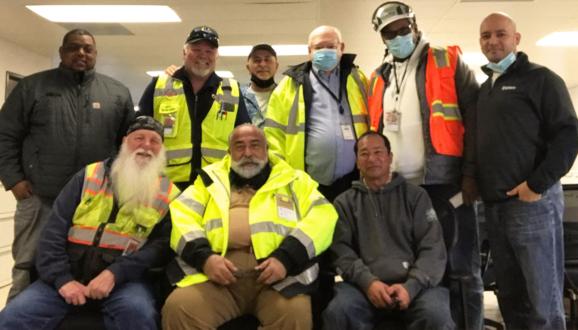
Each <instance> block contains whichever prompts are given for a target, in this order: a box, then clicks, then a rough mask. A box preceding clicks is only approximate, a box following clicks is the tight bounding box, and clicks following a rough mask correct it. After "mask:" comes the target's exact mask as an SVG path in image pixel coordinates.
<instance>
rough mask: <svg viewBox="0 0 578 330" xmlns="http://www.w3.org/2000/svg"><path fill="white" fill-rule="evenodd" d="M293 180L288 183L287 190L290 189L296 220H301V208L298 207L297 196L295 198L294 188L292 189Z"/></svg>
mask: <svg viewBox="0 0 578 330" xmlns="http://www.w3.org/2000/svg"><path fill="white" fill-rule="evenodd" d="M293 183H294V181H291V182H290V183H289V191H291V197H292V198H293V202H294V204H295V213H297V220H301V210H300V209H299V198H297V194H295V189H293Z"/></svg>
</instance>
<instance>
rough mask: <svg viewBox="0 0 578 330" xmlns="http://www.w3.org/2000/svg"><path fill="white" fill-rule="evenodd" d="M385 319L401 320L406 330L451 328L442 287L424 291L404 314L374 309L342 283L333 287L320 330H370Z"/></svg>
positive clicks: (347, 284) (350, 285) (360, 293)
mask: <svg viewBox="0 0 578 330" xmlns="http://www.w3.org/2000/svg"><path fill="white" fill-rule="evenodd" d="M388 318H399V319H401V321H402V322H403V323H404V324H405V325H406V327H407V329H408V330H428V329H431V330H444V329H454V322H453V321H452V318H451V315H450V306H449V296H448V290H447V289H446V288H444V287H435V288H431V289H426V290H423V291H422V292H421V293H420V294H418V295H417V296H416V297H415V298H414V299H413V301H411V303H410V305H409V308H408V309H407V310H405V311H388V310H384V309H377V308H375V307H374V306H373V304H371V302H370V301H369V300H368V299H367V296H366V295H365V294H364V293H363V292H361V290H359V289H358V288H357V287H356V286H354V285H352V284H349V283H345V282H341V283H337V284H336V285H335V296H334V297H333V299H332V300H331V302H330V303H329V306H327V308H326V309H325V311H324V312H323V328H324V329H327V330H339V329H343V330H345V329H351V330H373V328H374V327H375V326H376V325H377V324H379V323H380V322H381V321H383V320H386V319H388Z"/></svg>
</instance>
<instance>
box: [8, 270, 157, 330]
mask: <svg viewBox="0 0 578 330" xmlns="http://www.w3.org/2000/svg"><path fill="white" fill-rule="evenodd" d="M73 308H77V307H75V306H73V305H69V304H67V303H66V301H64V299H63V298H62V297H61V296H60V294H58V291H57V290H56V289H54V288H53V287H52V286H50V285H48V284H46V283H44V282H42V281H36V282H34V283H32V284H31V285H30V286H28V288H26V290H24V291H22V292H21V293H20V294H19V295H18V296H16V297H15V298H14V299H12V300H11V301H10V302H9V303H8V305H7V306H6V308H4V310H3V311H2V312H1V313H0V329H18V330H28V329H30V330H40V329H55V328H57V327H58V325H59V324H60V322H61V321H62V320H63V319H64V317H65V316H66V314H68V312H69V311H71V310H72V309H73ZM101 310H102V313H103V316H104V323H105V325H106V328H107V329H109V330H112V329H118V330H121V329H122V330H125V329H134V330H141V329H151V330H153V329H158V328H159V326H158V325H159V321H160V320H159V314H158V312H157V310H156V308H155V300H154V298H153V296H152V293H151V291H150V290H149V289H148V287H147V286H146V285H145V284H144V283H142V282H128V283H125V284H122V285H120V286H119V287H118V288H115V289H114V290H113V291H112V292H111V294H110V296H109V297H108V298H105V299H103V300H102V302H101Z"/></svg>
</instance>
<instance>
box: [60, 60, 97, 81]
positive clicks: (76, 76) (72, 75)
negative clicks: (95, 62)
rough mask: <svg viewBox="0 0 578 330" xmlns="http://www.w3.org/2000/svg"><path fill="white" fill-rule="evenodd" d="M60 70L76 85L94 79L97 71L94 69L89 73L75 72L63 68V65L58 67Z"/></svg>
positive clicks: (88, 71)
mask: <svg viewBox="0 0 578 330" xmlns="http://www.w3.org/2000/svg"><path fill="white" fill-rule="evenodd" d="M58 69H59V70H60V72H62V74H64V76H65V77H67V78H68V79H70V80H72V81H73V82H74V83H75V84H83V83H85V82H87V81H90V80H92V79H94V75H95V71H94V68H93V69H90V70H87V71H74V70H71V69H68V68H65V67H63V66H62V63H60V65H59V66H58Z"/></svg>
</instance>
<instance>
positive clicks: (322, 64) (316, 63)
mask: <svg viewBox="0 0 578 330" xmlns="http://www.w3.org/2000/svg"><path fill="white" fill-rule="evenodd" d="M312 62H313V67H314V68H316V69H317V70H320V71H331V70H333V68H335V67H336V66H337V49H333V48H323V49H319V50H316V51H315V52H314V53H313V60H312Z"/></svg>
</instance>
